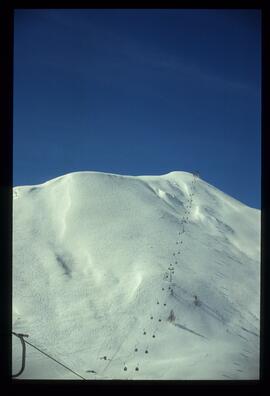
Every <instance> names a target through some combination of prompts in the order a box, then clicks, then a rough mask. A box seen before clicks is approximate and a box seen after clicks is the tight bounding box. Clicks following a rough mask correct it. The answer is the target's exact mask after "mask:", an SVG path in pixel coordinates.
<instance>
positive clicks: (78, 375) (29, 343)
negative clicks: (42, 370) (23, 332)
mask: <svg viewBox="0 0 270 396" xmlns="http://www.w3.org/2000/svg"><path fill="white" fill-rule="evenodd" d="M12 334H14V335H16V336H17V337H18V335H17V334H16V333H14V332H12ZM24 342H25V343H26V344H28V345H30V346H31V347H32V348H35V349H36V350H38V351H39V352H40V353H42V354H43V355H45V356H47V357H48V358H49V359H51V360H54V361H55V362H56V363H58V364H59V365H60V366H62V367H64V368H65V369H67V370H69V371H70V372H71V373H73V374H75V375H76V376H77V377H80V378H81V379H83V380H86V378H84V377H82V376H81V375H80V374H78V373H76V372H75V371H73V370H72V369H70V368H69V367H67V366H66V365H65V364H63V363H61V362H59V361H58V360H56V359H54V358H53V357H52V356H50V355H48V354H47V353H46V352H43V351H42V350H41V349H39V348H38V347H36V346H35V345H33V344H32V343H31V342H29V341H26V340H24Z"/></svg>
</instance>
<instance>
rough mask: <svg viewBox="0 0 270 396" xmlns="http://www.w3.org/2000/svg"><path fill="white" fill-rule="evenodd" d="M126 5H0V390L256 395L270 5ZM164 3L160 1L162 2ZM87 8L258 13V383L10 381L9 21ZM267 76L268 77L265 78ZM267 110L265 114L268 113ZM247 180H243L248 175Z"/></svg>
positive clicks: (8, 0) (27, 0)
mask: <svg viewBox="0 0 270 396" xmlns="http://www.w3.org/2000/svg"><path fill="white" fill-rule="evenodd" d="M141 3H142V4H140V2H134V3H133V4H132V3H129V4H128V6H127V4H121V3H120V4H119V2H117V3H116V4H111V3H110V2H105V1H103V2H102V1H101V2H99V3H96V4H95V3H94V2H93V1H90V0H85V1H82V0H78V1H76V0H63V1H61V0H55V1H53V0H40V1H39V0H36V1H34V0H32V1H31V0H21V1H20V0H2V2H1V4H0V7H1V8H0V29H1V30H0V54H1V58H0V59H1V65H2V68H1V74H0V87H1V88H0V101H1V102H0V103H1V109H2V113H1V116H0V125H1V128H0V139H1V140H0V281H1V285H0V304H1V305H0V307H1V311H0V334H1V340H0V345H1V350H0V359H1V360H0V368H1V369H0V376H1V377H2V378H1V379H2V381H1V382H0V387H2V386H6V387H8V388H9V389H10V390H14V391H15V390H17V391H20V392H24V391H26V392H29V391H34V392H35V394H36V392H37V391H40V390H43V389H44V391H46V392H48V391H51V390H54V389H55V390H56V391H57V392H59V391H60V390H64V391H65V392H67V391H70V392H72V393H73V392H76V391H78V390H83V391H87V390H88V391H89V390H90V391H91V390H97V391H100V390H102V389H104V390H109V388H110V389H111V390H112V391H115V390H117V388H119V387H120V388H121V390H125V391H126V390H128V388H127V387H129V386H130V385H131V386H132V388H133V389H134V390H135V391H138V390H140V389H141V386H143V387H145V390H148V391H149V390H157V389H158V390H160V391H164V390H166V388H167V389H168V390H173V389H175V390H178V391H180V392H181V391H183V392H186V391H188V392H190V391H194V392H196V393H198V392H201V391H207V392H208V393H209V392H210V393H211V392H213V393H214V394H216V393H220V392H222V391H224V393H225V392H226V394H227V393H228V392H231V391H236V392H237V393H238V392H239V391H242V390H243V391H244V392H245V393H249V392H252V393H253V392H256V393H257V392H260V391H261V390H262V388H263V387H264V386H266V385H268V383H269V378H268V377H269V374H270V373H269V360H268V357H269V339H268V337H267V335H270V331H269V316H270V310H269V305H268V302H269V293H268V290H267V289H268V285H269V284H270V279H269V273H270V270H269V264H270V260H269V249H268V250H267V242H268V241H270V239H269V238H268V232H267V231H268V230H267V224H269V202H270V200H269V189H267V170H266V169H267V161H268V157H267V154H268V152H269V131H270V122H269V110H268V108H267V104H268V101H269V72H268V71H269V70H270V64H269V58H268V54H269V41H268V40H270V28H269V24H270V18H269V14H270V12H269V6H268V4H269V2H268V4H267V0H259V1H256V0H249V1H248V0H246V1H244V0H242V1H241V0H235V1H233V0H227V1H226V0H220V1H218V0H216V1H203V0H201V1H199V0H194V1H193V0H189V1H188V0H184V1H179V2H172V1H171V2H168V3H166V4H164V5H163V6H162V5H157V6H156V7H153V6H152V5H151V4H146V3H143V2H141ZM164 3H165V2H164ZM31 8H34V9H45V8H47V9H48V8H51V9H61V8H69V9H76V8H81V9H87V8H99V9H102V8H107V9H112V8H125V9H127V8H133V9H136V8H141V9H142V8H148V9H151V8H159V9H162V8H165V9H181V8H183V9H184V8H188V9H207V8H209V9H211V8H212V9H220V8H222V9H259V10H261V11H262V54H263V55H262V134H261V154H262V155H261V192H262V198H261V213H262V220H261V334H260V335H261V338H260V352H261V354H260V379H259V380H220V381H217V380H197V381H193V380H192V381H180V380H179V381H177V380H171V381H169V380H168V381H167V380H166V381H164V380H136V381H126V380H122V381H121V380H110V381H106V380H95V381H80V380H79V381H77V380H74V381H73V380H18V379H17V380H16V379H12V378H11V367H12V365H11V338H12V336H11V331H12V328H11V306H12V199H13V197H12V186H13V16H14V10H15V9H31ZM267 72H268V73H267ZM267 110H268V111H267ZM247 176H248V175H247Z"/></svg>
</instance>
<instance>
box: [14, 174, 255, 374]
mask: <svg viewBox="0 0 270 396" xmlns="http://www.w3.org/2000/svg"><path fill="white" fill-rule="evenodd" d="M13 228H14V229H13V244H14V245H13V331H15V332H21V333H26V334H29V338H28V339H27V340H28V341H29V342H31V343H32V344H33V345H35V346H37V347H38V348H40V349H41V350H43V351H44V352H46V353H48V354H50V355H51V356H53V357H54V358H55V359H57V360H58V361H60V362H62V363H63V364H65V365H66V366H68V367H70V368H71V369H72V370H74V371H75V372H77V373H79V374H80V375H81V376H82V377H84V378H86V379H111V378H113V379H134V380H135V379H180V380H181V379H257V378H258V377H259V331H260V330H259V312H260V300H259V295H260V211H259V210H256V209H252V208H249V207H247V206H245V205H243V204H242V203H240V202H239V201H237V200H235V199H233V198H231V197H230V196H228V195H226V194H224V193H223V192H221V191H219V190H218V189H216V188H214V187H213V186H211V185H209V184H208V183H206V182H205V181H203V180H201V179H199V178H196V177H194V176H193V175H192V174H191V173H187V172H171V173H169V174H166V175H162V176H140V177H139V176H136V177H135V176H121V175H114V174H105V173H98V172H78V173H71V174H67V175H65V176H62V177H58V178H56V179H53V180H51V181H49V182H47V183H44V184H41V185H36V186H23V187H15V188H14V222H13ZM172 268H174V270H173V269H172ZM170 272H171V273H172V274H171V275H170ZM170 277H171V279H170ZM194 295H196V296H197V298H198V303H197V304H195V299H194ZM171 310H173V312H174V315H175V321H173V322H170V321H168V320H167V319H168V316H169V314H170V311H171ZM20 362H21V345H20V341H19V339H18V338H17V337H15V336H13V371H14V373H16V372H18V371H19V369H20ZM136 368H137V369H136ZM89 370H90V371H91V370H93V371H95V372H96V374H95V373H93V372H89ZM20 378H64V379H78V378H76V376H75V375H74V374H72V373H70V372H69V371H68V370H66V369H65V368H63V367H61V366H60V365H58V364H57V363H56V362H53V361H52V360H50V359H48V358H47V357H46V356H44V355H42V354H41V353H40V352H38V351H37V350H35V349H33V348H32V347H31V346H27V357H26V369H25V371H24V373H23V374H22V375H21V376H20Z"/></svg>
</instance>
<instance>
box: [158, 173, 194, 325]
mask: <svg viewBox="0 0 270 396" xmlns="http://www.w3.org/2000/svg"><path fill="white" fill-rule="evenodd" d="M198 177H199V173H198V172H194V173H193V180H192V182H191V188H190V192H189V199H188V201H187V206H186V208H185V211H184V217H183V218H182V220H181V222H180V224H182V225H183V230H181V231H179V232H178V238H177V241H176V245H179V246H181V248H182V246H183V240H182V237H181V239H180V236H181V235H182V234H184V232H185V229H184V224H188V221H189V215H190V214H191V208H192V203H193V196H194V194H195V183H196V180H197V179H198ZM181 248H180V249H181ZM180 254H181V250H177V252H173V260H175V261H174V264H172V263H171V264H170V267H169V268H168V269H169V270H170V278H169V277H168V274H167V273H166V277H165V280H166V279H168V278H169V282H170V286H169V287H168V291H169V295H170V296H172V297H174V289H173V282H172V280H173V275H174V274H175V267H178V264H179V262H178V259H176V258H178V257H179V258H180V256H179V255H180ZM194 297H195V301H194V303H195V305H197V304H198V299H197V296H194ZM172 318H174V319H173V320H175V315H174V312H173V310H171V311H170V315H169V318H168V320H169V321H173V320H172Z"/></svg>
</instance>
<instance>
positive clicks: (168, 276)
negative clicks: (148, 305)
mask: <svg viewBox="0 0 270 396" xmlns="http://www.w3.org/2000/svg"><path fill="white" fill-rule="evenodd" d="M195 177H196V176H194V180H195ZM194 180H193V181H192V183H191V184H192V186H191V193H190V196H189V200H188V205H187V209H186V211H185V213H184V215H187V216H186V217H184V218H183V221H182V224H183V223H184V222H185V223H187V222H188V220H189V215H190V209H191V207H192V202H193V199H192V196H193V195H194ZM182 233H183V232H182ZM182 233H181V232H179V235H181V234H182ZM176 243H177V244H179V245H181V244H182V243H183V241H182V240H181V241H177V242H176ZM177 254H178V255H179V254H180V250H178V251H177ZM173 256H176V253H173ZM177 264H178V261H177V260H175V261H174V265H177ZM174 265H173V264H172V263H170V265H169V267H168V269H167V271H166V273H165V277H164V278H163V280H166V279H168V280H169V282H170V284H171V286H169V288H168V290H169V291H170V294H169V296H173V295H174V291H173V287H172V280H173V275H174V273H175V268H174ZM168 271H169V272H168ZM162 291H165V287H162ZM156 304H157V305H160V306H161V305H162V303H161V302H160V301H159V300H157V302H156ZM163 306H164V307H167V299H166V301H165V302H163ZM159 316H162V315H159ZM150 320H154V317H153V315H151V316H150ZM167 320H168V321H170V322H173V321H174V320H175V315H174V312H173V310H172V309H171V310H170V314H169V316H168V318H167ZM158 321H159V323H160V322H161V321H162V319H161V317H159V319H158ZM157 329H158V326H157V327H156V329H155V331H154V332H152V333H153V334H152V338H155V337H156V332H157ZM143 335H147V332H146V330H145V329H143ZM134 352H135V353H136V352H138V347H137V345H135V348H134ZM145 353H146V354H148V346H147V347H146V349H145ZM123 369H124V371H128V367H127V364H126V362H124V368H123ZM135 370H136V371H139V368H138V364H137V366H136V368H135Z"/></svg>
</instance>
